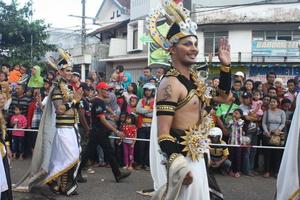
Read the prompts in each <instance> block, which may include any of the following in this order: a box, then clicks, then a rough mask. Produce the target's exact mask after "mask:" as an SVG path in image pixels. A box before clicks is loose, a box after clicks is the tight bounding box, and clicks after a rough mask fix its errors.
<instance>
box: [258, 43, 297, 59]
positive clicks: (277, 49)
mask: <svg viewBox="0 0 300 200" xmlns="http://www.w3.org/2000/svg"><path fill="white" fill-rule="evenodd" d="M298 45H299V42H298V41H284V40H270V41H253V42H252V56H280V57H282V56H287V57H294V56H299V49H298Z"/></svg>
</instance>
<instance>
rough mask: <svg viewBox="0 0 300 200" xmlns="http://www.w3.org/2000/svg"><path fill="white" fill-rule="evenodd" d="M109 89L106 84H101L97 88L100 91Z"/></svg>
mask: <svg viewBox="0 0 300 200" xmlns="http://www.w3.org/2000/svg"><path fill="white" fill-rule="evenodd" d="M109 88H110V86H109V85H108V84H107V83H105V82H100V83H98V85H97V86H96V89H100V90H105V89H109Z"/></svg>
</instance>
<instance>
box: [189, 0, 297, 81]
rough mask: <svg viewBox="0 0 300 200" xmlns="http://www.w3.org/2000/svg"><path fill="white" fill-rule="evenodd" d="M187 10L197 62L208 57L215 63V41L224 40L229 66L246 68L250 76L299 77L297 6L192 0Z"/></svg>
mask: <svg viewBox="0 0 300 200" xmlns="http://www.w3.org/2000/svg"><path fill="white" fill-rule="evenodd" d="M255 2H256V3H255ZM259 2H261V1H259ZM241 3H242V4H243V5H240V4H241ZM212 4H213V5H212ZM191 7H193V15H192V17H193V19H194V20H195V21H196V22H197V24H198V37H199V41H200V42H199V45H200V46H199V50H200V53H199V60H200V61H201V62H204V60H205V58H206V59H207V58H208V55H209V54H210V53H211V54H212V55H213V58H212V62H217V61H218V59H217V55H216V53H217V50H218V40H219V39H220V38H221V37H226V38H228V40H229V43H230V45H231V52H232V53H231V57H232V62H233V65H234V66H244V67H245V66H246V68H247V69H248V70H249V74H250V75H251V76H254V75H257V74H258V75H259V74H262V75H264V74H266V73H267V72H268V71H275V72H276V73H277V74H282V75H300V55H299V50H298V44H299V40H300V3H297V1H295V0H294V1H268V3H258V2H257V1H253V0H252V1H251V0H248V1H241V0H240V1H224V0H218V1H214V2H213V3H212V2H211V1H208V0H193V1H192V4H191Z"/></svg>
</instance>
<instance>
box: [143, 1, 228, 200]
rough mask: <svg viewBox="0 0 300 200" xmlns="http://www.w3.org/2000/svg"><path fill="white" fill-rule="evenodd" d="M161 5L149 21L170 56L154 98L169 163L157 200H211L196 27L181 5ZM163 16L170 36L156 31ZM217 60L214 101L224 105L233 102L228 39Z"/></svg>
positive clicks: (159, 134)
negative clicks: (217, 84) (216, 85)
mask: <svg viewBox="0 0 300 200" xmlns="http://www.w3.org/2000/svg"><path fill="white" fill-rule="evenodd" d="M163 6H164V11H157V12H155V13H154V14H153V15H152V16H150V20H149V21H150V23H149V28H150V34H151V37H152V38H153V40H154V41H155V42H157V43H158V44H159V45H160V46H161V47H162V48H164V49H165V50H166V51H168V52H169V53H170V55H171V67H170V69H169V70H168V72H167V74H166V75H165V77H164V78H163V79H162V80H161V82H160V85H159V87H158V91H157V99H156V115H157V137H158V144H159V146H160V149H161V151H162V153H163V155H164V156H165V157H166V158H167V184H165V185H163V186H161V187H160V189H158V190H157V191H156V193H155V194H154V196H153V199H170V200H171V199H184V200H185V199H191V200H194V199H201V200H208V199H210V198H211V196H210V188H209V184H208V176H207V170H206V165H205V159H204V154H205V153H207V154H209V150H208V148H209V147H208V144H209V140H208V139H207V134H208V131H209V129H210V128H211V127H212V119H211V117H210V115H209V114H207V112H205V107H207V106H208V105H209V95H208V93H209V92H208V90H207V88H206V84H205V82H204V79H203V78H202V77H201V76H199V75H198V73H197V71H196V70H195V69H193V67H192V66H193V64H195V63H196V61H197V55H198V52H199V50H198V37H197V35H196V29H197V25H196V24H195V23H194V22H192V21H191V19H190V18H189V12H188V11H187V10H186V9H185V8H183V7H182V4H177V3H176V2H175V1H172V0H167V1H164V2H163ZM161 15H164V16H166V18H167V21H168V22H171V24H170V25H171V27H170V29H169V31H168V33H167V36H166V37H163V36H162V35H161V34H160V33H159V31H158V30H157V29H156V21H157V19H158V18H159V16H161ZM218 56H219V60H220V62H221V67H220V86H219V91H218V93H219V94H220V96H219V97H217V98H216V99H217V100H218V101H222V100H224V99H226V98H229V96H230V95H229V94H230V84H231V73H230V63H231V59H230V47H229V44H228V42H227V40H226V39H222V40H221V41H220V47H219V54H218ZM152 128H153V127H152ZM221 196H222V195H221ZM220 198H222V197H220Z"/></svg>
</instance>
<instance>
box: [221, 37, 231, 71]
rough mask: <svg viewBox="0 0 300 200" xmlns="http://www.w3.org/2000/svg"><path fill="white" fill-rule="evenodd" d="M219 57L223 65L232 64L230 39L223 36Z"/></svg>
mask: <svg viewBox="0 0 300 200" xmlns="http://www.w3.org/2000/svg"><path fill="white" fill-rule="evenodd" d="M218 57H219V60H220V62H221V64H222V65H226V66H228V65H230V64H231V58H230V45H229V44H228V40H227V39H225V38H221V39H220V41H219V53H218Z"/></svg>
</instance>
